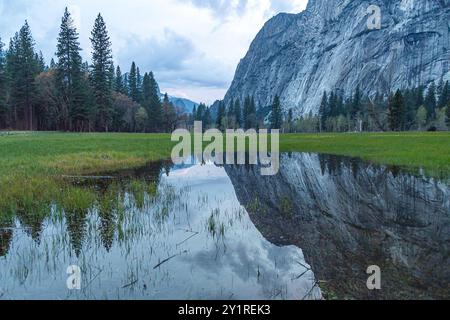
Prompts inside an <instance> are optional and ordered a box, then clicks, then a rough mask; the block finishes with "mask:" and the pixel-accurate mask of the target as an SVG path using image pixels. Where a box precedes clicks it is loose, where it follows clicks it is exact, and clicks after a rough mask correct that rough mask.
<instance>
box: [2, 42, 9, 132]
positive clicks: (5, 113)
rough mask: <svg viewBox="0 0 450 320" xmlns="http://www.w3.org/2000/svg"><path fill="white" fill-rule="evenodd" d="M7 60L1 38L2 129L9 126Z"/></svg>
mask: <svg viewBox="0 0 450 320" xmlns="http://www.w3.org/2000/svg"><path fill="white" fill-rule="evenodd" d="M6 90H7V86H6V61H5V54H4V52H3V42H2V39H1V38H0V129H1V128H4V127H6V126H7V123H8V112H9V110H8V106H7V104H6Z"/></svg>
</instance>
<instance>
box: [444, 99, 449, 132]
mask: <svg viewBox="0 0 450 320" xmlns="http://www.w3.org/2000/svg"><path fill="white" fill-rule="evenodd" d="M445 116H446V117H445V123H447V127H448V128H449V129H450V101H449V102H448V104H447V109H446V111H445Z"/></svg>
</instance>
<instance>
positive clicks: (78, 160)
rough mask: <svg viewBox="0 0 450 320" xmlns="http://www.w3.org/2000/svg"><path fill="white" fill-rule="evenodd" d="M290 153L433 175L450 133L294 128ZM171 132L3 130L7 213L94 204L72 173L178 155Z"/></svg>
mask: <svg viewBox="0 0 450 320" xmlns="http://www.w3.org/2000/svg"><path fill="white" fill-rule="evenodd" d="M280 142H281V151H283V152H317V153H327V154H336V155H345V156H352V157H361V158H363V159H365V160H367V161H371V162H374V163H377V164H383V165H392V166H399V167H402V168H405V169H406V170H411V171H412V172H414V171H417V170H418V169H420V168H422V169H424V170H425V172H426V173H427V174H428V175H430V176H433V177H444V176H445V177H447V176H448V174H449V173H450V133H449V132H438V133H367V134H286V135H282V136H281V141H280ZM173 146H174V143H173V142H171V141H170V135H167V134H123V133H120V134H113V133H110V134H68V133H67V134H66V133H26V132H24V133H19V132H17V133H13V134H1V133H0V220H1V219H2V218H6V217H11V216H12V215H14V214H16V213H17V212H23V213H27V214H31V215H38V216H39V215H41V214H44V212H48V206H49V205H50V204H52V203H53V204H54V202H55V198H57V197H61V199H59V202H60V203H63V204H64V205H65V208H66V211H67V210H68V209H67V208H71V210H72V209H73V208H78V209H80V210H81V209H87V208H89V206H91V205H92V204H93V203H94V202H95V201H96V199H95V197H93V196H92V194H91V192H89V190H86V189H82V188H78V187H73V186H71V185H68V184H67V182H65V180H64V179H63V177H64V176H69V175H70V176H77V175H97V174H101V173H102V172H111V171H115V170H122V169H128V168H134V167H139V166H142V165H145V164H146V163H148V162H151V161H154V160H160V159H167V158H169V157H170V154H171V150H172V147H173Z"/></svg>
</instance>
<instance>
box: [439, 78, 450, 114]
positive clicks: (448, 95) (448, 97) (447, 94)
mask: <svg viewBox="0 0 450 320" xmlns="http://www.w3.org/2000/svg"><path fill="white" fill-rule="evenodd" d="M449 102H450V87H449V83H448V81H446V82H445V84H444V85H443V86H442V89H441V92H440V94H439V102H438V108H445V107H446V106H447V104H448V103H449Z"/></svg>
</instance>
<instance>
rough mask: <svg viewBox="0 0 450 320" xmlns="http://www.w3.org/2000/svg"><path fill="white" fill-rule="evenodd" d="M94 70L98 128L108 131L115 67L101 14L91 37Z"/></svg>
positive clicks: (93, 82) (92, 77) (92, 72)
mask: <svg viewBox="0 0 450 320" xmlns="http://www.w3.org/2000/svg"><path fill="white" fill-rule="evenodd" d="M91 42H92V48H93V51H92V70H91V82H92V88H93V92H94V96H95V102H96V106H97V122H98V128H99V130H102V131H108V129H109V125H110V122H111V119H112V111H111V108H112V90H111V88H112V83H111V79H112V78H113V76H112V75H111V69H112V66H113V61H112V50H111V41H110V37H109V35H108V31H107V29H106V24H105V21H104V20H103V17H102V16H101V15H100V14H99V15H98V16H97V19H96V20H95V24H94V29H93V30H92V36H91Z"/></svg>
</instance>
